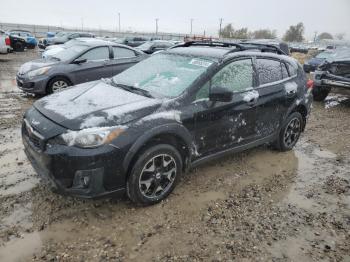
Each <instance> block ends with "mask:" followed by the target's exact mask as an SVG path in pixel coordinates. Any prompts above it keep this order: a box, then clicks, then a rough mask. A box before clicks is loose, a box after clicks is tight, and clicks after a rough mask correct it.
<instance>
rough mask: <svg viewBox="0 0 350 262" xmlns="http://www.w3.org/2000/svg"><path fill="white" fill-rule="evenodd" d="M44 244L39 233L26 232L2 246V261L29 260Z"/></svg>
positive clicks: (0, 257)
mask: <svg viewBox="0 0 350 262" xmlns="http://www.w3.org/2000/svg"><path fill="white" fill-rule="evenodd" d="M41 246H42V240H41V238H40V235H39V233H37V232H34V233H30V234H24V235H23V236H22V238H17V239H12V240H10V241H9V242H8V243H6V245H5V246H2V247H0V261H27V260H28V258H29V257H31V256H32V255H33V254H34V253H35V252H37V251H39V250H40V248H41Z"/></svg>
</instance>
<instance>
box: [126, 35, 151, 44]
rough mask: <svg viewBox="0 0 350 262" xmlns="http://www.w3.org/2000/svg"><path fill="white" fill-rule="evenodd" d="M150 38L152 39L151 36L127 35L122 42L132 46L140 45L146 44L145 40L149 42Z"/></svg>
mask: <svg viewBox="0 0 350 262" xmlns="http://www.w3.org/2000/svg"><path fill="white" fill-rule="evenodd" d="M149 40H150V39H149V38H146V37H139V36H135V37H126V38H124V39H123V41H122V42H121V44H124V45H128V46H131V47H137V46H140V45H142V44H144V43H145V42H147V41H149Z"/></svg>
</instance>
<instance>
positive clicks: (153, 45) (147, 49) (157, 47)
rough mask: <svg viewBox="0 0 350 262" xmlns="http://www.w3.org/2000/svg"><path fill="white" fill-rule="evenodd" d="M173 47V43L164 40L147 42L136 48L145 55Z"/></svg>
mask: <svg viewBox="0 0 350 262" xmlns="http://www.w3.org/2000/svg"><path fill="white" fill-rule="evenodd" d="M172 46H174V43H172V42H169V41H165V40H154V41H147V42H145V43H144V44H142V45H140V46H138V47H136V49H138V50H141V51H142V52H144V53H146V54H153V53H154V52H158V51H162V50H165V49H168V48H169V47H172Z"/></svg>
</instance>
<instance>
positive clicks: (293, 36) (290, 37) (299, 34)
mask: <svg viewBox="0 0 350 262" xmlns="http://www.w3.org/2000/svg"><path fill="white" fill-rule="evenodd" d="M304 31H305V27H304V24H303V23H298V24H297V25H291V26H290V27H289V29H288V30H287V31H286V33H285V35H284V37H283V40H284V41H287V42H301V41H303V39H304Z"/></svg>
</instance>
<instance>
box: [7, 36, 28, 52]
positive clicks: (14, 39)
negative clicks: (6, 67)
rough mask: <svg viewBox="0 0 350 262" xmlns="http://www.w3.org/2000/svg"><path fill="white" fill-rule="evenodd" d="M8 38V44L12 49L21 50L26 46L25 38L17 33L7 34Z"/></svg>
mask: <svg viewBox="0 0 350 262" xmlns="http://www.w3.org/2000/svg"><path fill="white" fill-rule="evenodd" d="M9 38H10V46H11V47H12V49H13V51H16V52H23V51H24V49H25V48H26V46H27V42H26V40H25V39H24V38H23V37H21V36H18V35H9Z"/></svg>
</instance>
